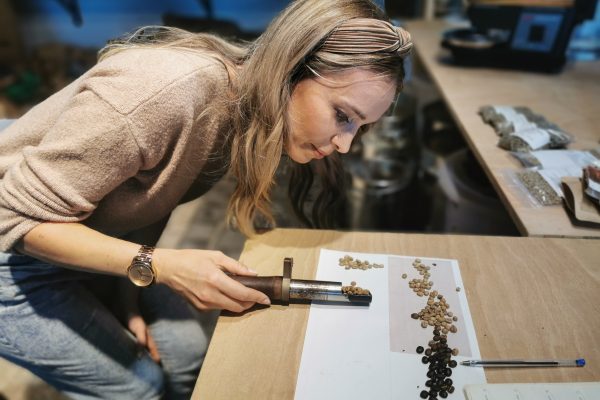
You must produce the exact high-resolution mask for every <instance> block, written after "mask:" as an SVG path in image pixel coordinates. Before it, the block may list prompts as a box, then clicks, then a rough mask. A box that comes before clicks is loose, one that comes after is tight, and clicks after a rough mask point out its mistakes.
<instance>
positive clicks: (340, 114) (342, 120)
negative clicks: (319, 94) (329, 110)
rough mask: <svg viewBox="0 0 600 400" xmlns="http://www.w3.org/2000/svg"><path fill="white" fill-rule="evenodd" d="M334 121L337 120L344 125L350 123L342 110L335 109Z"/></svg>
mask: <svg viewBox="0 0 600 400" xmlns="http://www.w3.org/2000/svg"><path fill="white" fill-rule="evenodd" d="M335 119H336V120H337V122H340V123H344V124H349V123H350V122H351V121H350V118H348V115H346V113H345V112H343V111H342V110H338V109H337V108H336V109H335Z"/></svg>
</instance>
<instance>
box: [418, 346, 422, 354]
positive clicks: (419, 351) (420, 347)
mask: <svg viewBox="0 0 600 400" xmlns="http://www.w3.org/2000/svg"><path fill="white" fill-rule="evenodd" d="M422 352H423V346H418V347H417V353H419V354H421V353H422Z"/></svg>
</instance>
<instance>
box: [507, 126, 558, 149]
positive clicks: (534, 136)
mask: <svg viewBox="0 0 600 400" xmlns="http://www.w3.org/2000/svg"><path fill="white" fill-rule="evenodd" d="M511 135H513V136H516V137H519V138H521V139H523V140H524V141H525V143H527V144H528V145H529V147H531V150H535V149H539V148H540V147H543V146H545V145H547V144H548V143H550V134H549V133H548V132H546V131H545V130H543V129H538V128H534V129H528V130H526V131H519V132H514V133H512V134H511Z"/></svg>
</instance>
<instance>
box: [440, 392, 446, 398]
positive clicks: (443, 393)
mask: <svg viewBox="0 0 600 400" xmlns="http://www.w3.org/2000/svg"><path fill="white" fill-rule="evenodd" d="M440 397H441V398H442V399H445V398H446V397H448V392H445V391H443V390H442V391H441V392H440Z"/></svg>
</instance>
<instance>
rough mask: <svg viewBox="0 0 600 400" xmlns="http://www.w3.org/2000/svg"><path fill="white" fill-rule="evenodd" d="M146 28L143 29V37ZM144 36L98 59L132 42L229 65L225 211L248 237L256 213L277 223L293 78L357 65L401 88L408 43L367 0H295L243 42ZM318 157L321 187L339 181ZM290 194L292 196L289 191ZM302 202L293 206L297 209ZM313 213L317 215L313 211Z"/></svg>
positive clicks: (177, 33)
mask: <svg viewBox="0 0 600 400" xmlns="http://www.w3.org/2000/svg"><path fill="white" fill-rule="evenodd" d="M357 22H358V24H357ZM145 34H147V33H146V31H144V32H142V36H144V35H145ZM139 35H140V33H139V32H138V36H139ZM134 36H135V34H134ZM149 36H150V39H149V40H145V39H143V38H142V39H140V40H136V39H135V37H133V38H132V39H130V40H128V41H125V42H123V41H122V42H116V43H111V44H109V45H108V46H107V47H106V48H105V49H103V50H102V51H101V53H100V54H101V58H105V57H107V56H109V55H110V54H113V53H114V52H116V51H120V50H122V49H123V48H127V47H130V46H139V45H147V46H158V45H164V46H169V47H181V48H188V49H202V50H204V51H208V52H209V53H211V54H212V55H213V56H214V57H215V58H217V59H219V60H220V61H221V62H222V63H223V64H224V65H225V67H226V68H227V70H228V71H229V74H230V78H231V79H230V80H231V85H232V91H233V92H234V98H235V104H234V105H233V107H234V108H235V110H236V112H234V113H233V115H232V121H231V123H232V127H233V137H232V141H231V160H230V163H231V165H230V169H231V172H232V173H233V175H234V176H235V177H236V179H237V186H236V189H235V191H234V193H233V195H232V197H231V199H230V202H229V208H228V217H229V220H230V221H232V220H234V219H235V222H236V223H237V226H238V228H239V229H240V230H241V231H242V232H243V233H244V234H246V235H248V236H251V235H253V234H254V224H253V221H254V218H255V217H256V216H257V215H261V216H262V217H264V218H265V219H266V221H267V222H269V223H270V224H274V221H273V217H272V214H271V210H270V199H269V193H270V190H271V188H272V186H273V182H274V177H275V173H276V171H277V167H278V165H279V163H280V160H281V157H282V155H283V153H284V150H285V149H284V146H285V143H286V140H287V135H288V128H287V126H288V124H287V106H288V103H289V100H290V97H291V93H292V91H293V89H294V87H295V85H296V84H297V83H298V82H300V81H301V80H302V79H307V78H311V77H314V75H313V73H316V74H327V73H335V72H339V71H341V70H344V69H350V68H357V67H358V68H366V69H369V70H372V71H374V72H376V73H378V74H381V75H384V76H389V77H390V78H391V79H395V80H396V82H397V83H398V87H401V83H402V79H403V74H404V71H403V64H402V58H403V57H404V56H405V55H406V54H407V53H408V51H409V50H410V47H411V42H410V36H409V35H408V34H407V33H406V31H404V30H402V29H400V28H396V27H394V26H393V25H391V24H390V23H389V21H387V19H386V17H385V16H384V14H383V12H382V11H381V10H380V9H379V8H378V7H377V6H376V5H375V4H373V3H372V2H371V1H370V0H298V1H295V2H293V3H291V4H290V5H289V6H288V7H287V8H286V9H285V10H283V11H282V12H281V13H280V14H279V16H278V17H276V18H275V19H274V20H273V21H272V22H271V23H270V24H269V26H268V27H267V29H266V30H265V32H264V33H263V34H262V35H261V36H260V37H259V38H258V39H257V40H255V41H254V42H252V43H250V44H246V45H243V44H234V43H232V42H228V41H225V40H223V39H221V38H219V37H217V36H214V35H209V34H192V33H189V32H185V31H182V30H178V29H173V28H161V27H159V28H155V29H154V31H153V32H151V33H150V34H149ZM328 40H329V41H328ZM140 42H141V43H140ZM143 43H147V44H143ZM365 44H366V46H365ZM328 46H329V47H328ZM240 65H243V68H241V69H239V72H238V69H237V68H236V67H237V66H240ZM320 161H322V162H321V163H320V164H321V166H315V171H316V174H317V175H322V176H327V177H329V178H328V179H327V180H326V181H324V182H323V184H324V185H323V186H324V189H325V190H326V189H327V187H331V186H335V185H336V182H335V178H332V176H334V175H335V174H332V173H331V171H330V170H331V165H336V164H337V163H336V161H335V159H334V160H327V161H323V160H320ZM315 164H319V163H315ZM309 168H312V167H310V166H309ZM336 169H337V168H336ZM309 186H310V185H309ZM290 193H291V195H292V196H294V193H293V191H290ZM295 196H296V197H299V196H300V197H303V194H302V193H301V194H296V195H295ZM299 201H300V203H298V204H299V207H298V206H297V205H296V206H295V210H296V211H297V212H298V211H299V210H300V209H301V208H302V204H301V203H302V200H299ZM300 212H301V210H300ZM313 215H314V216H315V217H317V218H318V217H319V213H318V212H317V213H314V212H313Z"/></svg>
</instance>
